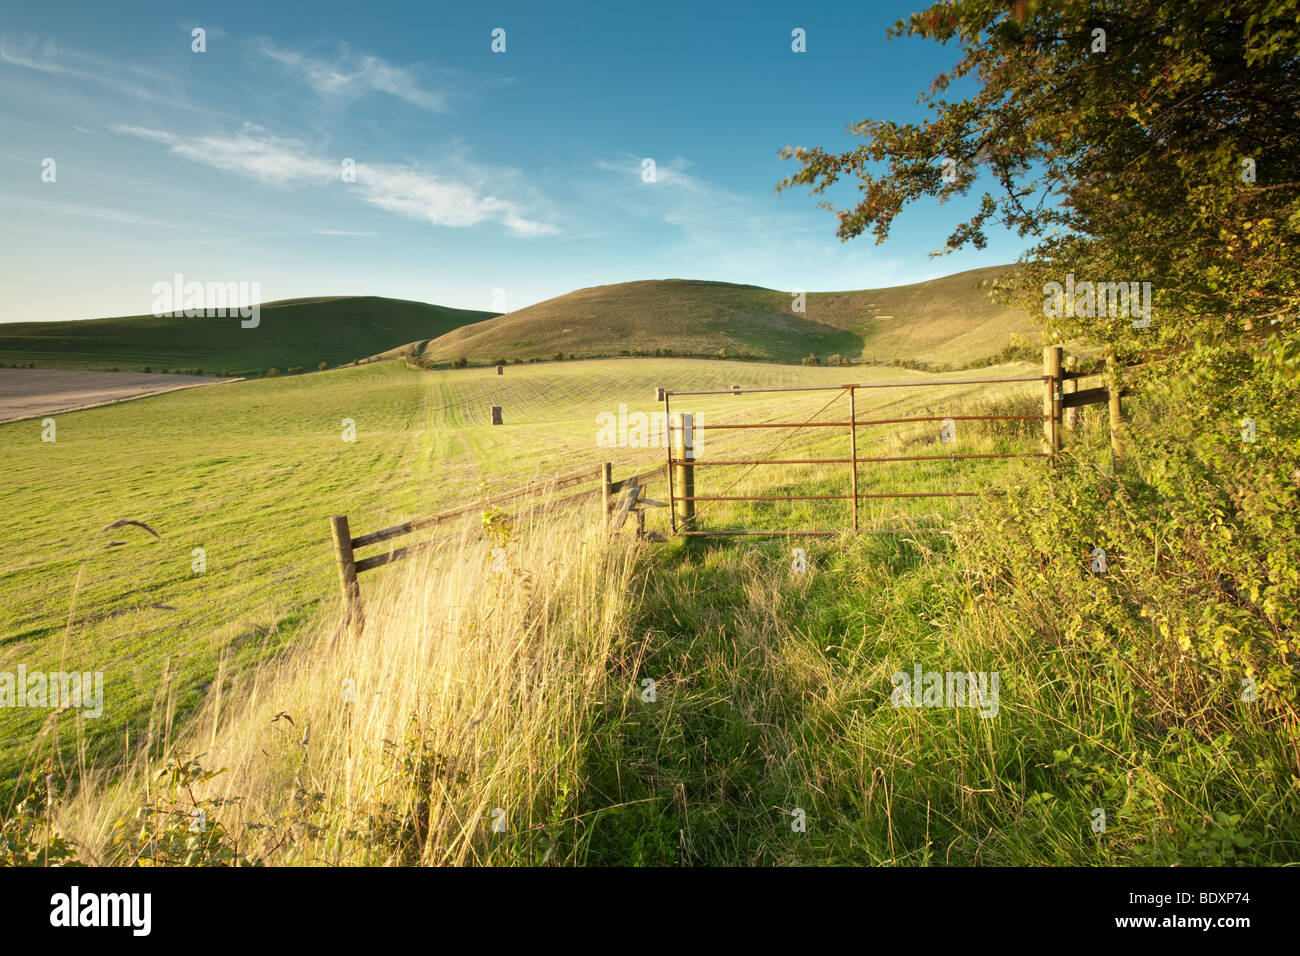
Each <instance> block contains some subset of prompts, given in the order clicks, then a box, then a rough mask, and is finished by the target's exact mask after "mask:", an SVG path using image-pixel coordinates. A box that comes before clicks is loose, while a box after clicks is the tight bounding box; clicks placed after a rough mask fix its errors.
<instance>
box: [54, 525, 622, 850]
mask: <svg viewBox="0 0 1300 956" xmlns="http://www.w3.org/2000/svg"><path fill="white" fill-rule="evenodd" d="M496 547H500V548H501V551H499V552H496V553H494V552H493V549H494V548H496ZM635 564H636V549H635V546H633V545H630V544H628V543H624V541H623V540H622V539H609V538H606V537H605V536H603V535H601V534H600V533H599V532H598V531H597V530H596V529H595V528H593V527H592V522H591V521H590V515H587V514H583V515H581V516H579V515H572V514H570V515H563V516H555V515H554V514H552V515H549V516H544V517H538V518H535V519H533V520H530V521H529V522H528V523H527V525H526V526H522V527H513V528H509V529H506V528H504V527H502V526H501V525H499V524H498V525H496V526H495V529H493V528H487V529H485V530H484V529H474V530H472V531H471V530H466V531H465V532H463V533H462V534H461V535H460V536H458V537H457V538H455V539H453V540H449V541H446V542H445V543H444V544H443V545H440V546H439V547H438V548H436V549H435V550H432V551H428V552H424V553H423V554H422V555H419V556H417V557H415V558H412V559H411V560H409V561H406V562H403V563H401V564H398V565H392V566H389V568H387V569H385V570H383V571H380V572H377V573H373V574H367V575H365V576H364V577H363V579H362V587H363V591H364V598H365V618H366V620H365V624H364V627H363V628H362V629H361V630H360V631H357V632H350V631H348V630H346V629H344V628H342V627H341V626H340V625H339V624H338V622H337V618H336V616H335V615H333V614H331V615H327V616H325V617H323V618H322V621H321V624H320V627H319V628H318V629H317V631H316V634H315V637H314V638H313V639H312V640H311V641H310V642H308V643H307V644H305V645H303V646H301V647H299V648H297V649H296V650H294V651H293V652H291V653H290V654H288V655H287V656H286V657H284V658H283V659H282V660H281V661H279V662H277V663H276V664H275V665H274V666H271V667H266V668H263V669H262V670H261V671H259V672H258V673H256V674H255V675H252V677H251V678H249V679H248V680H245V681H240V682H234V683H228V684H227V686H225V687H220V681H218V683H217V684H216V685H214V687H213V689H212V690H211V691H210V692H209V699H208V701H207V703H206V705H205V707H204V709H203V710H202V712H201V713H200V715H199V716H198V717H197V719H196V720H195V721H194V722H193V724H192V725H191V726H190V727H189V728H188V729H187V730H186V731H184V732H182V734H181V735H180V740H181V744H180V749H181V750H182V751H183V752H185V753H187V754H189V755H194V754H198V753H200V752H202V754H203V755H202V757H201V758H199V760H200V762H201V764H202V766H203V767H204V768H205V769H207V770H218V769H220V770H224V771H226V772H224V773H221V774H220V775H218V776H216V777H215V778H213V779H211V780H207V781H200V782H198V783H197V784H196V785H195V786H193V787H190V786H184V787H181V788H180V799H179V801H176V800H173V802H172V803H170V804H168V806H176V807H177V808H178V810H184V809H185V806H184V805H183V804H186V803H188V804H198V805H199V806H201V807H203V808H204V811H205V813H206V814H207V815H208V816H207V817H206V818H205V821H204V825H205V826H207V827H212V826H216V825H218V824H219V826H220V828H221V829H222V830H223V831H224V839H226V840H228V842H229V843H230V846H231V847H232V848H233V849H234V850H235V851H236V852H238V853H239V854H241V855H243V856H245V857H247V858H248V859H250V860H253V861H260V862H266V863H272V864H307V865H312V864H328V865H349V864H370V865H375V864H379V865H384V864H432V865H439V864H471V863H479V864H482V863H524V864H527V863H542V862H558V857H559V856H560V855H562V854H565V853H569V852H572V851H573V847H574V845H575V840H576V839H577V837H576V832H577V828H576V821H575V820H574V819H573V812H572V807H571V799H572V798H573V797H574V796H575V795H576V793H577V792H578V789H579V776H580V772H581V768H582V764H583V760H584V743H583V741H584V731H585V730H587V729H588V726H589V723H590V721H591V719H592V710H593V702H595V701H597V700H599V699H600V698H601V685H602V683H603V682H604V681H605V680H606V678H607V675H608V673H609V668H610V657H611V654H612V653H614V651H615V649H616V647H618V646H619V644H620V641H621V640H622V639H623V638H624V636H625V632H626V630H627V627H628V621H627V610H628V608H630V607H635V604H636V601H635V600H629V596H633V597H634V592H635V591H636V590H637V588H638V582H637V581H636V579H635V576H634V568H635ZM164 756H165V755H162V754H159V753H156V752H155V753H152V754H146V753H140V754H138V755H137V757H136V759H135V761H134V765H133V766H132V768H131V769H130V771H129V772H128V773H126V774H122V773H121V772H118V773H117V774H115V775H114V776H113V777H112V778H108V777H100V778H98V779H92V780H87V781H85V783H84V785H83V786H82V787H81V789H80V791H79V792H78V793H77V794H76V795H75V796H74V797H72V798H71V799H70V800H69V801H67V802H65V803H64V804H63V805H62V806H61V808H60V811H59V827H60V829H61V830H62V832H64V833H66V834H68V835H69V836H70V837H71V838H72V839H73V840H75V841H76V842H77V844H78V845H79V846H80V847H81V848H83V850H84V851H85V852H84V856H85V858H86V859H87V860H88V861H95V862H101V863H129V862H132V861H133V860H138V861H140V862H148V861H149V860H150V854H151V853H155V854H156V853H157V844H158V843H159V841H158V840H157V839H156V838H154V839H152V841H151V840H150V839H142V838H141V837H140V835H139V834H140V831H141V828H142V826H145V824H146V823H147V821H144V818H142V817H140V816H139V814H138V808H139V807H141V806H142V805H146V804H150V803H152V804H153V805H154V806H157V805H158V803H159V800H160V797H161V795H160V793H159V792H158V790H159V783H158V778H159V776H160V773H159V771H160V770H162V771H163V774H162V775H165V771H166V768H165V765H164V764H162V763H161V759H162V758H163V757H164ZM172 796H173V797H175V794H174V793H173V795H172ZM224 801H232V802H230V803H225V802H224ZM146 816H147V815H146ZM142 821H143V822H142ZM155 830H156V826H155ZM155 836H156V834H155ZM151 842H152V843H153V844H154V845H153V846H152V847H151V846H150V843H151ZM168 862H174V861H173V860H168Z"/></svg>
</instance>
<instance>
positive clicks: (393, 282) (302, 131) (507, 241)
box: [0, 0, 1024, 321]
mask: <svg viewBox="0 0 1300 956" xmlns="http://www.w3.org/2000/svg"><path fill="white" fill-rule="evenodd" d="M922 6H923V4H921V3H920V2H913V3H908V2H907V0H898V2H896V3H895V2H887V0H874V2H866V3H844V4H819V3H791V4H760V3H737V4H723V3H718V4H690V3H683V4H673V3H659V2H657V3H653V4H633V3H627V4H620V3H608V2H607V3H590V4H569V5H554V6H553V5H550V4H538V3H517V4H491V3H485V4H441V3H418V4H416V3H412V4H409V5H399V4H383V3H336V2H332V0H325V2H319V3H311V4H284V3H267V2H261V3H255V4H245V3H240V2H222V3H214V4H186V3H123V4H117V3H114V4H104V3H98V2H94V3H83V4H60V3H44V4H22V5H19V4H10V5H8V8H7V10H6V14H5V18H4V20H3V22H0V128H2V129H3V133H4V135H3V136H2V137H0V221H3V223H4V226H3V230H0V282H2V283H3V286H4V290H5V293H4V295H3V297H2V299H0V301H3V303H4V311H3V312H0V320H3V321H30V320H43V319H69V318H89V317H94V316H100V315H123V314H140V313H147V312H149V311H150V310H151V303H152V301H153V296H152V287H153V285H154V283H156V282H159V281H170V280H171V277H172V276H173V275H174V274H176V273H181V274H183V275H184V276H185V278H186V280H197V281H220V282H229V281H244V282H258V283H260V288H261V297H262V299H263V300H264V301H270V300H273V299H281V298H289V297H295V296H310V295H348V294H358V295H387V296H394V297H397V298H405V299H419V300H422V301H427V302H435V303H439V304H443V305H452V306H459V307H463V308H475V309H489V308H492V303H493V300H492V295H493V291H494V290H496V289H503V290H504V305H505V308H507V309H517V308H521V307H523V306H525V305H528V304H531V303H533V302H537V301H541V300H543V299H547V298H550V297H552V296H555V295H560V294H563V293H565V292H569V291H572V290H573V289H577V288H582V287H585V286H592V285H603V284H606V283H612V282H624V281H631V280H637V279H658V278H689V279H717V280H722V281H728V282H743V283H753V284H756V285H763V286H768V287H771V288H778V289H795V288H802V289H806V290H809V291H823V290H833V289H856V288H867V287H875V286H884V285H895V284H899V283H905V282H915V281H921V280H923V279H928V278H933V277H935V276H939V275H945V274H948V273H951V272H956V271H960V270H962V269H969V268H975V267H978V266H984V265H994V264H997V263H1001V262H1009V261H1011V260H1013V259H1015V257H1016V256H1017V255H1018V254H1019V253H1020V251H1021V249H1022V248H1023V246H1024V242H1023V241H1022V240H1019V239H1017V238H1016V237H1015V236H1014V235H1012V234H1004V233H999V232H993V233H991V234H990V239H991V241H990V245H989V248H988V249H986V250H984V251H983V252H977V251H975V250H967V251H964V252H961V253H957V254H954V255H950V256H945V257H941V258H937V259H934V258H929V257H928V254H929V253H930V252H931V251H933V250H935V249H937V248H939V247H940V246H942V244H943V241H944V239H945V238H946V236H947V235H948V232H949V231H950V229H951V226H952V224H953V223H954V222H955V221H957V219H958V217H959V216H960V215H961V214H962V213H964V212H968V211H969V210H970V208H971V207H972V206H973V203H974V201H975V200H974V198H973V197H972V198H970V199H968V200H958V201H954V202H952V203H949V204H948V205H946V206H943V207H938V206H932V207H928V208H916V209H914V210H909V211H908V212H907V213H905V214H904V216H903V217H901V218H900V219H899V220H898V221H897V222H896V224H895V227H894V234H893V236H892V237H891V239H890V241H889V242H888V243H886V244H885V245H882V246H877V245H875V243H874V240H872V239H871V238H870V237H864V238H859V239H857V240H855V241H853V242H850V243H847V244H844V243H840V242H839V241H838V240H837V239H836V238H835V236H834V225H835V223H834V217H833V216H832V214H831V213H829V212H827V211H825V210H821V209H818V208H817V204H816V201H815V200H814V199H813V198H812V197H810V196H809V195H808V194H807V192H806V191H805V190H797V191H793V192H787V193H783V194H781V195H777V194H776V192H775V185H776V183H777V182H778V181H779V180H780V179H781V178H782V177H783V176H784V175H786V174H787V173H788V172H790V171H793V168H794V164H793V163H792V162H786V163H783V162H781V161H780V159H779V156H778V154H779V151H780V149H781V147H782V146H785V145H787V144H790V145H809V146H811V145H822V146H826V147H828V148H836V149H839V148H844V147H846V146H850V145H852V144H854V143H855V142H858V141H857V140H855V139H854V138H853V137H851V136H849V135H848V133H847V132H846V131H845V127H846V126H847V125H848V124H849V123H851V122H854V121H857V120H861V119H864V118H867V117H873V118H881V119H884V118H891V119H897V120H900V121H901V120H908V119H916V118H919V116H920V113H921V111H920V108H919V107H918V106H917V103H916V99H917V96H918V94H919V93H920V92H921V91H922V90H924V89H925V88H926V87H927V85H928V84H929V82H930V81H931V80H932V79H933V78H934V76H935V75H937V74H938V73H940V72H942V71H945V70H947V69H949V68H950V67H951V66H952V63H953V62H954V61H955V59H956V57H957V55H958V54H957V50H956V49H955V48H954V47H947V48H945V47H942V46H940V45H938V44H934V43H928V42H924V41H920V40H911V39H900V40H894V41H887V40H886V37H885V31H886V30H887V28H888V27H889V25H890V24H891V23H893V22H894V20H896V19H897V18H899V17H901V16H903V15H905V14H906V13H908V12H910V11H911V10H913V9H920V8H921V7H922ZM195 27H202V28H203V29H204V30H206V46H207V50H206V52H204V53H195V52H193V51H192V50H191V46H192V39H191V31H192V30H193V29H194V28H195ZM796 27H798V28H802V29H803V30H805V31H806V36H807V52H805V53H795V52H793V51H792V50H791V31H792V30H793V29H795V28H796ZM496 28H501V29H504V30H505V31H506V32H505V45H506V49H505V52H504V53H494V52H492V49H491V45H492V31H493V30H494V29H496ZM47 157H48V158H52V159H53V160H54V161H55V163H56V167H55V172H56V179H55V182H53V183H47V182H42V178H41V174H42V161H43V160H44V159H45V158H47ZM647 157H649V158H652V159H654V161H655V164H656V180H655V182H653V183H647V182H644V181H643V178H642V161H643V159H645V158H647ZM349 158H350V159H352V160H354V161H355V163H356V169H357V176H356V181H355V182H344V181H343V178H342V176H341V175H340V172H341V170H342V163H343V160H345V159H349ZM851 195H852V193H851V191H847V190H846V191H844V192H841V193H839V194H838V196H839V197H840V198H845V199H847V198H850V197H851Z"/></svg>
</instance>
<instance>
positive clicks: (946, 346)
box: [389, 266, 1038, 366]
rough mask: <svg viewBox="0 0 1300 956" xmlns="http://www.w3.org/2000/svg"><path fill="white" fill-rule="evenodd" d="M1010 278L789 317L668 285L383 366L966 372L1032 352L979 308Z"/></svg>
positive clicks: (427, 346) (527, 312) (541, 310)
mask: <svg viewBox="0 0 1300 956" xmlns="http://www.w3.org/2000/svg"><path fill="white" fill-rule="evenodd" d="M1009 268H1010V267H1009V266H993V267H989V268H984V269H974V270H971V271H969V272H960V273H957V274H956V275H951V276H945V277H944V278H941V279H933V280H930V281H928V282H918V283H915V284H913V285H903V286H891V287H888V288H884V289H866V290H862V291H858V292H812V293H808V295H807V299H806V311H805V312H803V313H802V314H800V313H796V312H792V311H791V305H792V296H791V294H790V293H789V292H782V291H778V290H774V289H764V288H761V287H759V286H752V285H732V284H730V283H726V282H701V281H693V280H685V279H666V280H656V281H646V282H626V283H622V284H619V285H607V286H596V287H594V288H590V289H579V290H578V291H577V292H570V293H569V294H567V295H562V296H559V297H558V298H554V299H548V300H547V301H545V302H539V303H538V304H536V305H532V306H529V307H528V308H526V309H520V310H518V311H517V312H511V313H508V314H506V315H501V316H497V317H495V318H492V319H488V320H486V321H483V322H477V323H475V324H473V325H465V326H462V327H461V328H458V329H455V330H454V331H451V332H448V333H447V334H445V335H443V336H441V337H440V338H437V339H434V340H433V341H431V342H428V343H423V344H422V343H413V344H411V345H410V346H409V347H407V348H404V349H395V350H393V351H392V352H391V353H389V354H390V355H392V354H400V353H408V354H412V353H413V354H418V355H420V356H422V357H423V358H424V359H425V360H426V361H430V362H435V363H438V362H447V361H455V360H457V359H460V358H466V359H468V360H469V361H470V362H472V363H476V364H482V363H491V362H495V361H498V360H500V359H505V360H507V361H513V360H514V359H525V360H526V359H530V358H543V359H549V358H552V357H554V356H555V355H556V354H557V353H562V354H563V355H564V356H565V357H566V358H567V357H568V356H569V355H575V356H578V357H580V358H581V357H590V356H616V355H621V354H627V353H632V354H637V353H640V354H645V353H647V352H649V353H653V352H654V351H655V350H656V349H665V350H671V352H672V354H675V355H714V354H716V353H717V352H718V350H719V349H723V350H725V352H726V355H727V357H737V358H744V357H754V358H761V359H770V360H776V361H782V362H797V361H799V360H800V359H802V358H803V357H804V356H806V355H809V354H810V353H811V354H815V355H817V356H818V358H819V359H821V360H822V361H825V360H826V358H827V357H828V356H830V355H833V354H840V355H843V356H845V357H846V358H853V359H863V358H865V359H875V360H884V361H899V360H904V359H911V360H915V361H922V362H929V363H933V364H936V365H953V366H964V365H967V364H970V363H972V362H978V361H981V360H983V359H986V358H989V357H991V356H993V355H995V354H997V353H998V352H1000V351H1001V350H1002V349H1004V348H1005V347H1006V346H1007V345H1008V344H1009V342H1010V341H1011V337H1012V335H1013V334H1020V335H1022V336H1025V337H1027V338H1029V339H1030V340H1031V341H1033V342H1037V341H1038V335H1037V332H1036V331H1035V328H1034V325H1033V322H1032V321H1031V319H1030V317H1028V316H1026V315H1025V314H1024V313H1022V312H1018V311H1016V310H1013V309H1007V308H1004V307H1003V306H1001V305H999V304H998V303H996V302H994V301H992V300H991V299H990V298H989V296H988V291H989V284H990V283H991V281H992V279H994V278H995V277H996V276H998V275H999V274H1001V273H1003V272H1006V271H1007V270H1008V269H1009Z"/></svg>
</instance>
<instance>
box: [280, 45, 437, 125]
mask: <svg viewBox="0 0 1300 956" xmlns="http://www.w3.org/2000/svg"><path fill="white" fill-rule="evenodd" d="M256 46H257V49H258V51H259V52H261V53H262V54H263V55H264V56H266V57H268V58H269V59H271V60H273V61H274V62H276V63H277V64H279V65H280V66H281V67H283V68H285V69H286V70H287V71H288V72H290V73H294V74H297V75H299V76H300V77H301V78H302V79H303V80H304V81H305V82H306V83H307V84H308V85H310V86H311V87H312V89H314V90H315V91H316V92H317V93H319V94H320V95H321V96H323V97H327V98H331V99H343V100H354V99H358V98H360V97H361V96H364V95H365V94H367V93H385V94H387V95H389V96H394V97H396V98H397V99H399V100H403V101H404V102H407V103H410V104H411V105H412V106H418V107H419V108H421V109H425V110H429V111H431V112H435V113H440V112H443V111H445V110H446V109H447V94H446V93H444V92H442V91H438V90H428V89H424V88H423V87H421V85H420V81H419V80H418V78H417V77H416V76H415V74H414V73H413V72H412V71H411V70H410V69H408V68H406V67H402V66H396V65H394V64H392V63H389V62H388V61H387V60H383V59H381V58H380V57H377V56H372V55H370V54H368V53H355V52H353V51H352V50H351V49H349V48H348V46H347V45H346V44H342V45H340V47H339V54H338V56H337V57H334V58H333V59H326V58H323V57H317V56H310V55H308V54H306V53H301V52H299V51H297V50H290V49H286V48H285V47H280V46H276V45H275V44H274V43H272V42H271V41H270V40H268V39H265V38H262V39H259V40H258V41H257V44H256Z"/></svg>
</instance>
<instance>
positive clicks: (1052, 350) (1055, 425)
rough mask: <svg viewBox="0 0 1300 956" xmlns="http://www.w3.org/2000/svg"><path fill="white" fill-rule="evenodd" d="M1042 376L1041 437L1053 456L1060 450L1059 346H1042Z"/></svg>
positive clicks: (1060, 396)
mask: <svg viewBox="0 0 1300 956" xmlns="http://www.w3.org/2000/svg"><path fill="white" fill-rule="evenodd" d="M1043 376H1044V381H1043V415H1044V416H1045V418H1046V421H1044V422H1043V437H1044V438H1045V439H1046V440H1047V451H1048V453H1049V454H1051V455H1052V457H1053V458H1055V457H1056V453H1057V452H1059V451H1060V450H1061V398H1062V395H1061V346H1059V345H1048V346H1046V347H1044V349H1043Z"/></svg>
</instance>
